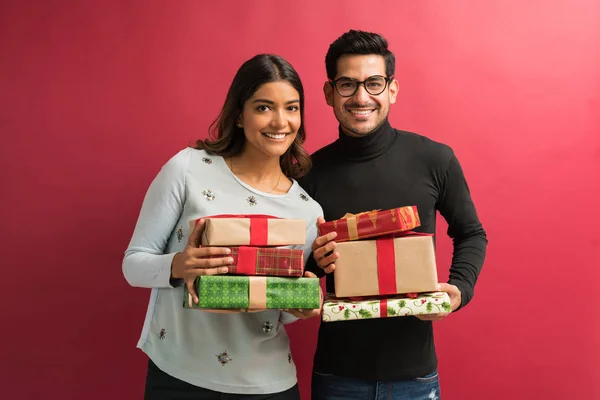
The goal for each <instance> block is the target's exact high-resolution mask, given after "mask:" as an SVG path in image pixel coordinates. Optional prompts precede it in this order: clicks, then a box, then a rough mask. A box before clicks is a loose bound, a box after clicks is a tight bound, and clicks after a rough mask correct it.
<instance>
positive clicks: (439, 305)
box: [321, 292, 452, 322]
mask: <svg viewBox="0 0 600 400" xmlns="http://www.w3.org/2000/svg"><path fill="white" fill-rule="evenodd" d="M450 311H452V306H451V303H450V296H448V293H446V292H431V293H419V294H417V297H408V296H404V295H396V296H387V297H381V298H378V297H371V298H362V299H361V298H356V299H338V298H336V297H334V296H333V295H331V294H328V295H327V296H326V297H325V302H324V304H323V312H322V313H321V318H322V320H323V322H335V321H350V320H354V319H369V318H390V317H405V316H410V315H423V314H437V313H443V312H446V313H447V312H450Z"/></svg>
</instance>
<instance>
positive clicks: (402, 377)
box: [301, 30, 487, 400]
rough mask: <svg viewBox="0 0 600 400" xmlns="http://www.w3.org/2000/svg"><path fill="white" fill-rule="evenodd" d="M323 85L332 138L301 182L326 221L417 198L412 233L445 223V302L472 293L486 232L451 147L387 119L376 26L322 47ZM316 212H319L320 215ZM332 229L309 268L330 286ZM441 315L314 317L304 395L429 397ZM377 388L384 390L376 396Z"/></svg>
mask: <svg viewBox="0 0 600 400" xmlns="http://www.w3.org/2000/svg"><path fill="white" fill-rule="evenodd" d="M325 63H326V67H327V77H328V81H327V82H326V83H325V85H324V87H323V90H324V92H325V99H326V101H327V104H328V105H329V106H331V107H332V108H333V112H334V114H335V117H336V119H337V120H338V122H339V124H340V125H339V138H338V139H337V140H336V141H335V142H333V143H331V144H329V145H327V146H325V147H324V148H322V149H321V150H319V151H317V152H316V153H315V154H313V169H312V170H311V172H310V173H309V175H307V176H306V177H305V178H304V179H303V180H302V181H301V184H302V186H303V187H304V189H305V190H306V191H307V192H308V193H309V194H310V196H312V197H313V198H314V199H315V200H316V201H317V202H319V203H320V204H321V206H322V207H323V211H324V217H325V219H326V220H334V219H338V218H341V217H342V216H343V215H344V214H346V213H358V212H362V211H369V210H375V209H381V210H385V209H391V208H395V207H400V206H407V205H416V206H417V208H418V211H419V215H420V219H421V227H420V228H418V229H415V230H416V231H420V232H427V233H435V221H436V211H439V212H440V214H441V215H442V216H443V217H444V218H445V219H446V221H447V222H448V225H449V227H448V235H449V236H450V237H451V238H452V239H453V242H454V254H453V258H452V265H451V266H450V279H449V282H448V283H440V285H439V286H440V290H443V291H446V292H448V294H449V295H450V298H451V304H452V310H453V311H456V310H458V309H459V308H461V307H464V306H465V305H466V304H467V303H468V302H469V301H470V300H471V298H472V296H473V289H474V286H475V282H476V280H477V277H478V275H479V271H480V270H481V267H482V265H483V261H484V258H485V250H486V246H487V238H486V234H485V231H484V229H483V227H482V225H481V223H480V222H479V219H478V217H477V213H476V211H475V207H474V205H473V202H472V200H471V196H470V193H469V189H468V186H467V183H466V181H465V178H464V175H463V172H462V169H461V167H460V164H459V162H458V160H457V158H456V156H455V155H454V152H453V151H452V149H451V148H450V147H448V146H446V145H444V144H441V143H437V142H434V141H432V140H430V139H428V138H426V137H424V136H420V135H417V134H415V133H410V132H404V131H399V130H395V129H394V128H392V127H391V126H390V124H389V122H388V114H389V111H390V105H391V104H394V103H395V101H396V95H397V94H398V82H397V81H396V80H395V79H394V68H395V57H394V54H393V53H392V52H391V51H389V50H388V46H387V41H386V40H385V38H383V37H382V36H380V35H378V34H374V33H369V32H362V31H354V30H351V31H349V32H347V33H345V34H343V35H342V36H341V37H339V38H338V39H337V40H336V41H335V42H333V43H332V44H331V46H330V47H329V51H328V52H327V56H326V58H325ZM322 222H323V219H321V220H320V223H322ZM334 239H335V233H331V234H328V235H325V236H322V237H319V238H317V240H315V243H314V244H313V247H312V250H313V258H312V263H309V266H308V269H309V270H312V271H314V272H316V273H318V274H319V276H323V275H324V273H327V274H328V275H327V278H326V284H327V291H328V292H334V285H333V276H332V275H333V274H334V273H335V272H334V270H335V261H336V259H337V258H338V256H339V255H338V254H337V253H336V252H335V240H334ZM446 315H447V314H436V315H430V316H421V317H398V318H382V319H371V320H357V321H352V322H346V323H343V322H336V323H322V324H321V326H320V329H319V338H318V344H317V350H316V354H315V359H314V370H313V378H312V379H313V381H312V385H313V386H312V399H313V400H320V399H323V400H333V399H361V400H366V399H376V398H377V399H380V398H386V399H388V398H390V399H406V400H420V399H423V400H431V399H438V398H439V396H440V394H439V393H440V392H439V383H438V375H437V358H436V353H435V348H434V341H433V329H432V321H435V320H440V319H442V318H444V317H446ZM381 396H385V397H381Z"/></svg>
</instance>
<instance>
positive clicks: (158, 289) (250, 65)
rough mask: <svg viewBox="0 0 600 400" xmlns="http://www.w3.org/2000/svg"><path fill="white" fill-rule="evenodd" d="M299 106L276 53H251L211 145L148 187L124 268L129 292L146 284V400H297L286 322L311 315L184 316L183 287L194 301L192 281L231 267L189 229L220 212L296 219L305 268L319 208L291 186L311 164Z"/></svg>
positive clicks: (291, 73)
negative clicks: (302, 224)
mask: <svg viewBox="0 0 600 400" xmlns="http://www.w3.org/2000/svg"><path fill="white" fill-rule="evenodd" d="M303 108H304V91H303V89H302V84H301V82H300V78H299V77H298V74H297V73H296V71H295V70H294V69H293V68H292V66H291V65H290V64H289V63H287V62H286V61H285V60H284V59H282V58H281V57H279V56H275V55H266V54H263V55H258V56H255V57H254V58H252V59H250V60H248V61H247V62H245V63H244V64H243V65H242V66H241V67H240V69H239V70H238V72H237V74H236V75H235V77H234V79H233V82H232V84H231V86H230V88H229V91H228V93H227V97H226V100H225V104H224V106H223V108H222V110H221V113H220V114H219V116H218V118H217V119H216V120H215V122H214V123H213V124H212V125H211V139H209V140H206V141H201V140H199V141H198V142H197V146H196V148H187V149H184V150H182V151H180V152H179V153H178V154H176V155H175V156H174V157H173V158H171V160H169V161H168V162H167V164H166V165H165V166H163V168H162V169H161V171H160V172H159V174H158V176H157V177H156V178H155V179H154V181H153V182H152V184H151V186H150V188H149V189H148V193H147V194H146V198H145V199H144V204H143V205H142V211H141V213H140V216H139V219H138V223H137V225H136V228H135V232H134V234H133V237H132V239H131V242H130V244H129V247H128V248H127V251H126V253H125V259H124V260H123V273H124V275H125V277H126V279H127V280H128V282H129V283H130V284H131V285H132V286H141V287H150V288H152V295H151V298H150V302H149V305H148V312H147V315H146V320H145V322H144V327H143V330H142V335H141V338H140V340H139V342H138V347H140V348H141V349H142V350H143V351H144V352H145V353H146V354H147V355H148V357H149V364H148V373H147V377H146V395H145V398H146V399H165V398H174V397H176V394H177V395H178V396H179V395H184V394H185V396H189V398H192V397H193V398H203V399H220V398H221V394H222V393H226V394H228V398H231V399H236V398H242V397H243V398H244V399H254V400H259V399H263V398H269V399H272V400H288V399H289V400H292V399H293V400H296V399H299V391H298V386H297V383H296V382H297V379H296V367H295V365H294V362H293V360H292V357H291V351H290V346H289V340H288V336H287V333H286V330H285V329H284V328H283V324H286V323H290V322H293V321H295V320H296V319H297V318H310V317H313V316H317V315H319V313H320V310H319V309H315V310H285V311H284V310H276V309H272V310H266V311H261V312H256V313H230V314H220V313H219V314H217V313H210V312H205V311H194V312H189V310H185V309H184V308H183V307H182V299H183V287H184V286H185V287H187V289H188V290H189V291H190V293H193V296H194V299H195V300H196V301H197V297H196V292H195V289H194V286H193V282H194V280H195V279H196V278H197V277H198V276H202V275H215V274H224V273H227V272H228V270H229V269H228V266H229V265H231V263H232V262H233V259H232V258H231V257H230V249H227V248H225V247H213V246H201V247H200V246H199V244H200V243H199V238H200V235H201V232H202V229H203V227H204V222H203V221H202V220H201V222H200V223H198V224H197V226H196V228H194V229H192V228H191V227H190V224H189V222H190V221H192V220H196V219H200V218H203V217H207V216H211V215H217V214H267V215H272V216H275V217H279V218H296V219H303V220H305V221H306V240H305V243H306V244H305V245H301V246H291V247H295V248H298V249H302V250H303V251H304V262H306V260H307V258H308V257H309V255H310V245H311V243H312V242H313V240H314V239H315V237H316V235H317V229H316V220H317V218H318V217H320V216H322V215H323V211H322V210H321V207H320V206H319V205H318V204H317V203H316V202H315V201H314V200H312V199H311V198H310V197H309V196H308V195H307V194H306V192H305V191H304V190H303V189H302V188H301V187H300V185H299V184H298V182H297V181H296V180H295V178H297V177H299V176H302V175H303V174H305V173H306V172H307V171H308V169H309V168H310V165H311V164H310V159H309V157H308V154H307V152H306V150H304V148H303V147H302V143H303V142H304V139H305V132H304V127H303V125H302V117H303ZM209 256H216V257H212V258H209ZM305 276H306V277H310V278H314V279H317V278H316V276H315V275H313V274H311V273H310V272H307V273H306V275H305ZM265 326H268V327H271V328H269V329H264V327H265ZM265 349H268V351H266V350H265ZM257 365H258V366H260V368H257V367H256V366H257Z"/></svg>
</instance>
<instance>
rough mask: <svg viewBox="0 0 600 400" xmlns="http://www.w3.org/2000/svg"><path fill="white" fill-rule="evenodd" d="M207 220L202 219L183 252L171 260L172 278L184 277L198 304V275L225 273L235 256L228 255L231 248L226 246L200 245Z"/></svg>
mask: <svg viewBox="0 0 600 400" xmlns="http://www.w3.org/2000/svg"><path fill="white" fill-rule="evenodd" d="M204 226H205V221H204V219H201V220H200V222H198V223H197V224H196V226H195V227H194V230H193V231H192V233H191V234H190V237H189V239H188V242H187V245H186V246H185V249H184V250H183V251H182V252H179V253H177V254H175V256H174V257H173V261H172V262H171V278H175V279H183V280H184V282H185V285H186V286H187V288H188V291H189V293H190V294H191V295H192V298H193V299H194V303H196V304H198V293H196V288H195V287H194V281H195V280H196V278H197V277H198V276H202V275H217V274H225V273H227V271H228V268H227V266H228V265H230V264H231V263H232V262H233V258H231V257H228V256H227V255H228V254H230V253H231V250H230V249H228V248H225V247H200V238H201V237H202V232H203V231H204ZM209 256H222V257H218V258H205V257H209Z"/></svg>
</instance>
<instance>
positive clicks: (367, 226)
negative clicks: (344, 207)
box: [319, 206, 421, 243]
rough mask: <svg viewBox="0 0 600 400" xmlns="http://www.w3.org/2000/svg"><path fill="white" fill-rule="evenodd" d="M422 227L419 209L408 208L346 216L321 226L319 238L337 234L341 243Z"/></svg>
mask: <svg viewBox="0 0 600 400" xmlns="http://www.w3.org/2000/svg"><path fill="white" fill-rule="evenodd" d="M420 225H421V220H420V219H419V213H418V211H417V207H416V206H407V207H399V208H394V209H391V210H384V211H379V210H374V211H368V212H362V213H359V214H346V215H344V217H343V218H341V219H336V220H335V221H329V222H325V223H323V224H321V225H319V236H323V235H326V234H327V233H329V232H337V236H336V238H335V241H336V242H337V243H339V242H347V241H350V240H359V239H368V238H373V237H377V236H386V235H391V234H395V233H400V232H405V231H410V230H411V229H414V228H416V227H418V226H420Z"/></svg>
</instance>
